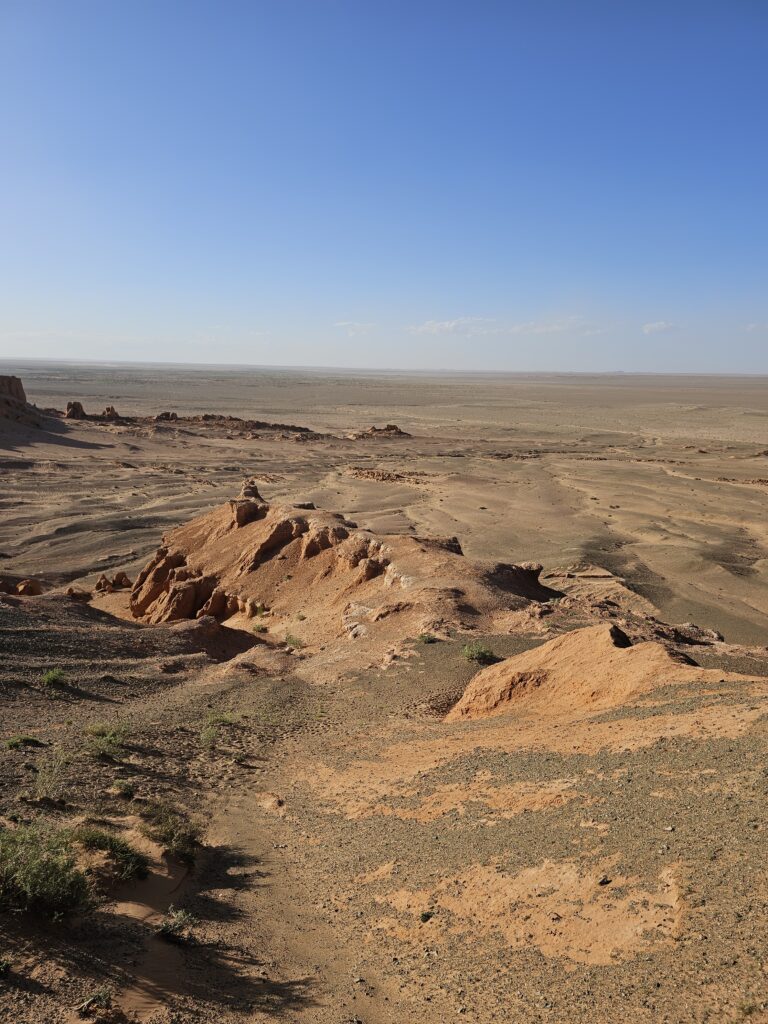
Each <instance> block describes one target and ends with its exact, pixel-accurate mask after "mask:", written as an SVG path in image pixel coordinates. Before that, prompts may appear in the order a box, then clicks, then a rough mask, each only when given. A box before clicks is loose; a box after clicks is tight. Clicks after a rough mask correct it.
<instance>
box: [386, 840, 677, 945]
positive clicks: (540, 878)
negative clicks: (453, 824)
mask: <svg viewBox="0 0 768 1024" xmlns="http://www.w3.org/2000/svg"><path fill="white" fill-rule="evenodd" d="M602 879H609V881H608V883H607V884H603V885H601V884H600V882H601V880H602ZM619 886H621V887H622V889H623V890H624V892H622V893H621V894H619V893H618V892H617V889H618V887H619ZM377 902H379V903H382V904H386V905H387V906H389V907H391V908H392V909H394V910H395V911H396V912H397V914H399V915H400V916H401V917H402V916H405V917H407V918H410V919H411V920H410V921H407V922H405V923H403V922H402V921H401V920H400V919H399V918H394V917H392V916H391V915H390V916H387V917H384V918H381V919H379V921H377V922H376V924H375V925H374V928H375V930H378V931H383V932H385V933H386V934H390V935H393V936H394V937H396V938H397V939H399V940H401V941H410V942H412V943H416V942H419V943H421V942H423V941H424V937H425V929H427V928H428V929H429V935H430V936H431V937H432V938H433V939H434V938H436V937H437V936H440V935H442V936H443V937H445V936H448V935H451V936H455V937H456V938H458V939H466V938H470V937H471V938H472V939H475V938H478V937H481V936H482V937H484V938H489V937H495V938H497V939H499V940H500V941H501V942H502V943H503V944H504V945H506V946H508V947H510V948H512V949H524V948H526V947H529V946H531V945H533V946H535V947H536V948H537V949H539V950H540V951H541V952H542V953H543V954H544V956H547V957H563V958H567V959H570V960H574V961H577V962H579V963H584V964H611V963H616V962H618V961H622V960H628V959H631V958H633V957H635V956H638V955H639V954H641V953H643V952H645V951H647V950H649V949H651V948H652V947H656V946H658V945H659V944H665V945H666V944H668V943H670V942H671V941H672V940H673V938H674V937H675V936H676V935H677V934H678V933H679V931H680V924H681V916H682V899H681V895H680V889H679V886H678V884H677V881H676V878H675V868H674V867H669V868H666V869H665V870H664V871H663V872H662V873H661V875H660V877H659V880H658V883H657V884H656V885H655V886H654V887H652V888H644V887H643V886H642V885H641V884H640V882H639V881H638V880H637V879H630V878H626V877H621V876H619V875H613V874H612V872H611V865H610V863H609V862H604V863H602V864H600V865H597V866H594V867H592V868H588V869H584V868H583V867H580V865H578V864H576V863H574V862H572V861H550V860H546V861H544V862H543V863H542V864H539V865H537V866H536V867H531V868H525V869H524V870H523V871H521V872H519V874H516V875H508V874H505V873H504V872H503V871H501V870H500V869H499V867H498V866H497V865H482V864H476V865H473V866H472V867H470V868H468V869H467V870H466V871H464V872H462V873H461V874H460V875H457V876H455V877H454V878H451V879H447V880H445V881H443V882H441V883H440V884H439V885H438V886H437V888H436V889H435V890H434V891H432V892H428V891H426V890H416V891H409V890H407V889H398V890H395V891H393V892H391V893H388V894H387V895H385V896H381V897H377ZM425 911H427V912H429V911H431V912H432V913H433V917H432V918H431V919H430V920H429V921H428V922H426V923H424V922H422V921H421V914H422V913H424V912H425Z"/></svg>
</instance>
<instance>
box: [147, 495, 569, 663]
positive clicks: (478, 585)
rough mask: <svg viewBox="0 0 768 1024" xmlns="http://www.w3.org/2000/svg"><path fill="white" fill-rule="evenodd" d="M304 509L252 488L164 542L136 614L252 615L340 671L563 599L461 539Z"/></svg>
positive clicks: (528, 571) (531, 568)
mask: <svg viewBox="0 0 768 1024" xmlns="http://www.w3.org/2000/svg"><path fill="white" fill-rule="evenodd" d="M302 505H303V506H304V507H302V506H298V505H270V504H268V503H267V502H265V501H264V499H263V498H262V497H261V495H260V494H259V492H258V490H257V488H256V485H255V483H254V482H253V481H246V483H245V485H244V486H243V490H242V492H241V494H240V496H239V497H238V498H237V499H235V500H233V501H229V502H227V503H226V504H224V505H221V506H219V507H218V508H215V509H213V510H212V511H211V512H209V513H207V514H205V515H203V516H200V517H199V518H197V519H194V520H192V521H191V522H189V523H187V524H186V525H184V526H181V527H178V528H177V529H175V530H173V531H172V532H171V533H170V534H168V535H167V536H166V537H165V538H164V543H163V546H162V547H161V548H160V549H159V550H158V551H157V553H156V554H155V556H154V558H153V559H152V560H151V561H150V563H149V564H148V565H147V566H146V567H145V568H144V570H143V571H142V572H141V574H140V575H139V577H138V578H137V580H136V583H135V584H134V587H133V589H132V592H131V599H130V606H131V611H132V613H133V615H134V616H135V617H136V618H138V619H142V620H144V621H145V622H152V623H158V622H170V621H177V620H180V619H191V618H195V617H199V616H203V615H212V616H213V617H214V618H216V619H218V620H219V621H228V622H230V624H232V625H237V624H241V625H245V624H246V623H245V621H244V620H251V619H254V620H257V622H254V623H251V624H250V625H251V626H253V625H256V626H257V627H259V626H261V627H262V628H260V629H259V632H262V631H263V632H265V633H267V634H268V638H267V639H268V642H272V641H273V640H275V639H278V640H280V641H281V642H282V641H283V640H284V639H285V637H286V635H287V636H288V638H289V642H291V643H292V644H293V646H294V647H297V648H299V647H302V648H307V649H308V650H309V651H310V653H312V654H318V653H319V652H322V651H326V653H325V655H324V657H325V658H326V660H327V661H328V663H329V664H330V663H331V662H333V664H335V665H337V667H339V668H341V667H342V666H345V665H346V664H347V662H348V657H347V654H348V651H349V649H350V647H352V648H354V649H355V651H356V652H357V653H356V655H355V659H354V662H355V664H357V665H359V664H361V663H364V661H365V657H373V658H379V657H381V656H383V655H385V654H387V653H392V651H393V650H396V649H398V647H399V645H402V643H403V642H405V641H407V640H408V638H413V637H415V636H417V635H418V634H419V633H421V632H423V631H430V632H436V633H440V632H444V631H445V630H448V629H473V628H483V627H486V628H488V627H489V626H490V623H491V621H492V618H493V616H494V615H496V614H498V612H499V610H506V609H516V608H525V607H527V606H529V605H530V604H531V603H532V602H541V601H547V600H549V599H550V598H551V597H554V596H558V592H557V591H554V590H551V589H549V588H547V587H545V586H543V585H542V584H541V583H540V582H539V573H540V571H541V566H539V565H533V564H529V563H526V564H523V565H511V564H502V563H495V564H494V563H488V564H484V563H478V562H472V561H470V560H469V559H466V558H465V557H464V555H463V554H462V550H461V546H460V544H459V543H458V541H457V539H456V538H455V537H453V538H447V539H440V538H424V537H413V536H400V535H375V534H373V533H372V532H370V531H369V530H364V529H359V528H358V527H357V526H356V525H355V524H354V523H351V522H349V521H348V520H346V519H345V518H344V517H343V516H341V515H338V514H336V513H333V512H326V511H323V510H321V509H315V508H307V507H305V506H306V505H307V503H302ZM339 640H342V641H350V642H351V641H354V643H353V644H352V643H350V644H344V643H341V644H339V643H338V641H339ZM294 641H297V642H296V643H294ZM326 648H327V650H326ZM361 656H362V662H361Z"/></svg>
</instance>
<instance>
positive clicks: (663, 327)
mask: <svg viewBox="0 0 768 1024" xmlns="http://www.w3.org/2000/svg"><path fill="white" fill-rule="evenodd" d="M674 329H675V325H674V324H672V323H670V322H669V320H654V321H653V323H650V324H643V326H642V328H641V330H642V332H643V334H666V332H667V331H674Z"/></svg>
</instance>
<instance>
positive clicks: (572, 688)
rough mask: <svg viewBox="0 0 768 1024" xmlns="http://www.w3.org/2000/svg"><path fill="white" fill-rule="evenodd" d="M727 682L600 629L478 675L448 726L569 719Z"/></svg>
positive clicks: (610, 628) (653, 646) (651, 644)
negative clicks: (516, 716)
mask: <svg viewBox="0 0 768 1024" xmlns="http://www.w3.org/2000/svg"><path fill="white" fill-rule="evenodd" d="M709 678H712V679H715V678H716V679H717V680H722V679H723V678H724V673H722V672H719V671H717V672H716V671H710V670H707V669H702V668H699V667H698V666H697V665H696V664H695V663H694V662H692V661H691V660H690V659H686V658H684V657H681V656H676V655H674V654H673V653H671V652H670V651H669V650H668V649H667V648H666V647H665V646H664V645H663V644H661V643H658V642H656V641H651V640H646V641H642V642H640V643H636V644H633V643H632V641H631V640H630V639H629V637H628V636H627V635H626V633H624V632H623V631H622V630H621V629H619V627H618V626H615V625H611V624H608V623H601V624H600V625H597V626H587V627H585V628H583V629H577V630H574V631H573V632H570V633H565V634H563V635H562V636H559V637H556V638H555V639H554V640H550V641H548V642H547V643H544V644H542V645H541V646H540V647H536V648H534V649H533V650H531V651H526V652H525V653H524V654H519V655H517V656H515V657H513V658H507V659H506V660H505V661H502V662H499V663H498V664H496V665H491V666H489V667H488V668H486V669H483V670H482V671H480V672H478V673H477V675H476V676H475V677H474V678H473V679H472V681H471V682H470V684H469V686H468V687H467V688H466V690H465V691H464V694H463V696H462V697H461V699H460V700H459V702H458V703H457V704H456V705H455V706H454V707H453V708H452V709H451V710H450V711H449V713H448V714H447V715H446V719H445V720H446V721H448V722H460V721H470V720H472V719H476V718H489V717H491V716H494V715H503V714H505V713H507V712H510V711H513V710H515V709H517V708H520V709H521V710H522V709H523V708H525V709H526V710H527V709H528V708H531V709H532V710H535V711H536V713H537V714H571V713H578V712H580V711H596V710H602V709H607V708H613V707H618V706H620V705H621V704H624V703H625V702H627V701H629V700H631V699H632V698H634V697H636V696H638V695H640V694H643V693H647V692H649V691H651V690H653V689H656V688H657V687H659V686H663V685H666V684H667V683H672V682H700V681H703V680H706V679H709Z"/></svg>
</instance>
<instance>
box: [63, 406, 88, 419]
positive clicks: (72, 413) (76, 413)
mask: <svg viewBox="0 0 768 1024" xmlns="http://www.w3.org/2000/svg"><path fill="white" fill-rule="evenodd" d="M64 418H65V419H67V420H85V419H87V418H88V417H87V415H86V412H85V409H84V408H83V406H82V403H80V402H67V411H66V412H65V413H64Z"/></svg>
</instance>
